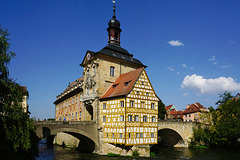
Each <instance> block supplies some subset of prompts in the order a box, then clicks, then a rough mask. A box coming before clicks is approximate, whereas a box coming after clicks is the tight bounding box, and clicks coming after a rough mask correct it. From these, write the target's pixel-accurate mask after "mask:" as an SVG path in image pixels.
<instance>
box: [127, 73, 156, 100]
mask: <svg viewBox="0 0 240 160" xmlns="http://www.w3.org/2000/svg"><path fill="white" fill-rule="evenodd" d="M128 97H131V98H140V99H150V100H155V101H159V98H158V96H157V95H156V93H155V91H154V89H153V87H152V84H151V82H150V80H149V78H148V76H147V73H146V71H145V70H143V72H142V73H141V75H140V76H139V78H138V80H137V81H136V83H135V85H134V86H133V89H132V91H131V92H130V94H129V95H128Z"/></svg>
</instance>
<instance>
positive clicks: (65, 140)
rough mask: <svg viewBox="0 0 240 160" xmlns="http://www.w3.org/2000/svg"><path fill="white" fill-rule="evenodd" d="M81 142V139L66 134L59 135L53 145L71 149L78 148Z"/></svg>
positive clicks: (60, 133)
mask: <svg viewBox="0 0 240 160" xmlns="http://www.w3.org/2000/svg"><path fill="white" fill-rule="evenodd" d="M79 142H80V141H79V139H77V138H76V137H74V136H72V135H70V134H67V133H64V132H59V133H57V134H56V136H55V137H54V140H53V144H58V145H63V146H66V147H70V148H77V147H78V144H79Z"/></svg>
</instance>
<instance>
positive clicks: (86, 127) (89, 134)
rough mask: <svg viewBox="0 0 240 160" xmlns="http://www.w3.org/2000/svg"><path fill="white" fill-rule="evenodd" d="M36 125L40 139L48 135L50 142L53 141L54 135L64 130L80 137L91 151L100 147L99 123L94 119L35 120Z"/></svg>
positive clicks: (84, 146)
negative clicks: (73, 120) (76, 120)
mask: <svg viewBox="0 0 240 160" xmlns="http://www.w3.org/2000/svg"><path fill="white" fill-rule="evenodd" d="M34 125H35V127H36V134H37V136H38V137H39V138H40V139H43V138H45V137H47V138H48V139H47V141H49V143H52V142H53V139H54V136H55V135H56V134H57V133H59V132H64V133H67V134H70V135H72V136H74V137H76V138H78V139H79V140H80V141H81V145H82V147H83V148H87V149H88V151H90V152H91V151H93V150H97V149H98V148H99V141H98V130H97V124H96V122H94V121H88V122H82V121H81V122H71V121H70V122H59V121H43V122H34ZM80 147H81V146H80Z"/></svg>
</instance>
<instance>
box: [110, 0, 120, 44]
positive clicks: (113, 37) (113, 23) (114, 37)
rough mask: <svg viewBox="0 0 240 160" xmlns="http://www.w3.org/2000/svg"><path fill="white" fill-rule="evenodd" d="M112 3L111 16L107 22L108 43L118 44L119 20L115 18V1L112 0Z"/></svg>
mask: <svg viewBox="0 0 240 160" xmlns="http://www.w3.org/2000/svg"><path fill="white" fill-rule="evenodd" d="M112 2H113V3H114V5H113V16H112V19H111V20H110V21H109V22H108V28H107V31H108V44H117V45H120V33H121V31H122V30H121V28H120V22H119V21H118V20H117V19H116V6H115V1H112Z"/></svg>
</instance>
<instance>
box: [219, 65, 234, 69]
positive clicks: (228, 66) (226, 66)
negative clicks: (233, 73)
mask: <svg viewBox="0 0 240 160" xmlns="http://www.w3.org/2000/svg"><path fill="white" fill-rule="evenodd" d="M230 67H232V65H231V64H227V65H225V66H221V68H223V69H226V68H230Z"/></svg>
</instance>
